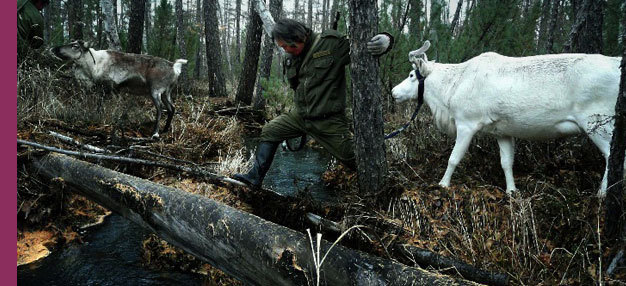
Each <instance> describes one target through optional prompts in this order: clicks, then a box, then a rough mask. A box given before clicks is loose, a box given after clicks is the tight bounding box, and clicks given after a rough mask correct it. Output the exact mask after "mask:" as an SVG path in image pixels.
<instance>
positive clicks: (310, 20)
mask: <svg viewBox="0 0 626 286" xmlns="http://www.w3.org/2000/svg"><path fill="white" fill-rule="evenodd" d="M307 16H308V18H307V26H309V28H311V29H313V0H309V13H308V14H307Z"/></svg>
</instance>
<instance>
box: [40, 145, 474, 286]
mask: <svg viewBox="0 0 626 286" xmlns="http://www.w3.org/2000/svg"><path fill="white" fill-rule="evenodd" d="M33 162H34V166H35V168H36V170H37V172H38V173H39V174H40V175H43V176H44V177H46V178H61V179H62V180H63V181H64V182H65V183H66V185H67V186H70V187H71V188H70V189H72V190H74V191H76V192H77V193H79V194H82V195H84V196H86V197H88V198H90V199H92V200H93V201H95V202H97V203H99V204H101V205H102V206H104V207H106V208H108V209H110V210H112V211H114V212H117V213H119V214H121V215H123V216H124V217H126V218H127V219H129V220H131V221H133V222H135V223H137V224H139V225H141V226H143V227H145V228H147V229H149V230H151V231H153V232H154V233H156V234H157V235H158V236H159V237H161V238H163V239H165V240H166V241H168V242H169V243H171V244H173V245H176V246H178V247H180V248H181V249H183V250H185V251H187V252H188V253H190V254H192V255H194V256H196V257H198V258H199V259H202V260H203V261H206V262H207V263H209V264H211V265H213V266H215V267H217V268H219V269H221V270H223V271H224V272H226V273H228V274H229V275H232V276H233V277H235V278H237V279H239V280H241V281H243V282H245V283H247V284H251V285H312V284H314V281H315V276H314V275H315V268H314V262H313V256H312V253H311V244H310V242H309V240H308V237H307V236H306V235H304V234H303V233H300V232H297V231H294V230H291V229H289V228H286V227H283V226H280V225H277V224H274V223H272V222H268V221H265V220H263V219H261V218H259V217H257V216H254V215H252V214H249V213H246V212H243V211H239V210H237V209H234V208H232V207H229V206H226V205H224V204H221V203H219V202H216V201H214V200H211V199H209V198H207V197H203V196H199V195H194V194H191V193H187V192H185V191H181V190H178V189H175V188H172V187H167V186H163V185H160V184H156V183H153V182H151V181H148V180H144V179H140V178H137V177H133V176H130V175H126V174H123V173H119V172H116V171H113V170H110V169H107V168H104V167H101V166H99V165H95V164H91V163H88V162H84V161H81V160H77V159H74V158H71V157H68V156H66V155H61V154H54V153H52V154H48V155H45V156H42V157H35V158H33ZM330 246H331V244H330V243H328V242H326V241H323V242H322V244H321V253H322V255H323V254H324V253H326V251H327V250H328V249H329V248H330ZM111 247H115V246H111ZM320 280H321V282H322V285H475V284H474V283H473V282H468V281H465V280H459V279H454V278H451V277H448V276H445V275H440V274H435V273H431V272H428V271H426V270H423V269H419V268H414V267H409V266H406V265H403V264H400V263H398V262H394V261H390V260H386V259H383V258H379V257H376V256H372V255H369V254H366V253H362V252H359V251H355V250H352V249H349V248H346V247H343V246H335V247H334V248H333V249H332V251H331V253H330V254H329V255H328V257H327V258H326V260H325V261H324V264H323V265H322V266H321V270H320Z"/></svg>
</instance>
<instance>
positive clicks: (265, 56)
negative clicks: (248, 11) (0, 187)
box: [252, 0, 283, 110]
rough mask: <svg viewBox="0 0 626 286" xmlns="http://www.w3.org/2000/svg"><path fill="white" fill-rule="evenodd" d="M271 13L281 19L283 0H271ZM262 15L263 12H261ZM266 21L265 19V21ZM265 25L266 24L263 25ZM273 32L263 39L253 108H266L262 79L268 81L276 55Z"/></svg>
mask: <svg viewBox="0 0 626 286" xmlns="http://www.w3.org/2000/svg"><path fill="white" fill-rule="evenodd" d="M256 2H257V3H259V2H263V1H262V0H256ZM269 4H270V13H271V16H272V18H273V19H272V20H273V21H274V20H277V19H280V12H281V11H282V9H283V0H270V3H269ZM259 14H260V15H262V14H261V13H259ZM263 22H264V23H265V21H263ZM263 26H265V24H264V25H263ZM270 35H271V34H269V33H267V34H265V37H264V38H265V40H264V41H263V51H262V52H261V66H260V67H259V81H257V83H256V91H255V93H254V94H255V96H254V99H253V104H252V106H253V108H254V109H256V110H263V109H265V97H264V96H263V86H262V84H261V81H263V80H265V81H268V80H269V79H270V74H271V71H272V59H273V56H274V46H275V45H274V41H272V37H271V36H270Z"/></svg>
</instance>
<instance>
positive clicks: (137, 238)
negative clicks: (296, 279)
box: [17, 140, 332, 286]
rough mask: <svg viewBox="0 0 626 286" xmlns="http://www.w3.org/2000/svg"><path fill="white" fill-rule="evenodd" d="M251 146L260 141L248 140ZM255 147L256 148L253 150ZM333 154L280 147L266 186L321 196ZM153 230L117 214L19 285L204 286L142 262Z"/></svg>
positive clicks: (20, 272) (26, 272) (29, 268)
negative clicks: (147, 239) (147, 238)
mask: <svg viewBox="0 0 626 286" xmlns="http://www.w3.org/2000/svg"><path fill="white" fill-rule="evenodd" d="M247 145H248V147H249V148H250V149H253V148H254V147H255V145H256V142H255V141H254V140H249V141H247ZM251 152H252V151H251ZM330 159H331V157H330V155H328V154H327V153H325V152H320V151H317V150H314V149H311V148H308V147H305V148H304V149H303V150H302V151H299V152H291V151H286V150H282V148H280V147H279V150H278V151H277V152H276V157H275V159H274V163H273V164H272V167H271V168H270V170H269V172H268V174H267V177H266V180H265V182H264V187H266V188H271V189H273V190H276V191H279V190H280V191H281V193H283V194H284V195H288V196H290V195H291V196H292V195H295V194H296V193H298V192H301V191H310V192H311V195H312V196H313V197H314V198H316V199H320V200H330V199H332V196H331V195H329V194H328V193H326V192H324V189H323V184H321V179H320V176H321V174H322V173H323V172H324V171H325V170H326V166H327V164H328V162H329V161H330ZM148 234H149V231H147V230H144V229H143V228H141V227H140V226H138V225H135V224H134V223H132V222H130V221H128V220H126V219H125V218H124V217H122V216H119V215H115V214H114V215H112V216H110V217H108V218H107V219H106V220H105V222H104V223H103V224H102V225H99V226H95V227H93V228H91V229H89V230H88V233H87V234H86V235H85V237H83V241H84V242H85V243H83V244H77V245H70V246H67V247H65V248H63V249H61V250H57V251H55V252H53V253H52V254H51V255H50V256H48V257H47V258H45V259H43V260H41V261H38V262H36V263H33V264H30V265H25V266H21V267H19V268H18V269H17V283H18V285H37V286H39V285H59V286H61V285H201V284H202V281H203V277H202V276H201V275H196V274H192V273H182V272H173V271H167V272H163V271H156V270H151V269H148V268H147V267H144V266H142V265H141V248H142V246H141V242H142V241H143V239H144V237H145V236H146V235H148Z"/></svg>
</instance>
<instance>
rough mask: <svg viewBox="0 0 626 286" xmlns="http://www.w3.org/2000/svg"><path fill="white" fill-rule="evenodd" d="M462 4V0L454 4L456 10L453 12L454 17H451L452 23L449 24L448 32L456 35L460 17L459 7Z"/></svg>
mask: <svg viewBox="0 0 626 286" xmlns="http://www.w3.org/2000/svg"><path fill="white" fill-rule="evenodd" d="M462 6H463V0H461V1H459V2H458V3H457V5H456V12H454V18H453V19H452V24H451V25H450V34H452V35H457V34H458V33H457V32H458V28H459V27H457V25H459V19H460V17H461V7H462Z"/></svg>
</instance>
